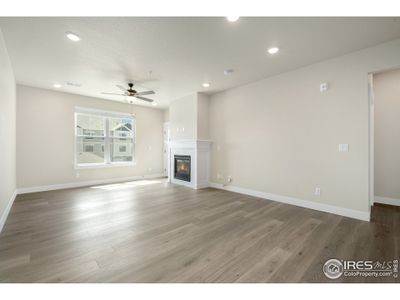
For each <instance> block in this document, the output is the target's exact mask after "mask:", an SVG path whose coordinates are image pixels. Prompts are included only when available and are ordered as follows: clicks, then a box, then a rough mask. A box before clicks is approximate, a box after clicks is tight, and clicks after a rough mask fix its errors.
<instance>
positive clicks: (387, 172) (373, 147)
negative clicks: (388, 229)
mask: <svg viewBox="0 0 400 300" xmlns="http://www.w3.org/2000/svg"><path fill="white" fill-rule="evenodd" d="M369 96H370V199H371V201H370V202H371V205H373V203H382V204H387V205H396V206H400V184H399V178H400V139H399V137H400V69H395V70H389V71H383V72H378V73H374V74H370V78H369Z"/></svg>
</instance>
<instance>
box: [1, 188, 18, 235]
mask: <svg viewBox="0 0 400 300" xmlns="http://www.w3.org/2000/svg"><path fill="white" fill-rule="evenodd" d="M16 197H17V190H15V191H14V193H13V194H12V196H11V199H10V200H9V201H8V203H7V206H6V209H5V210H4V212H3V214H2V215H1V217H0V232H1V231H2V230H3V227H4V224H5V223H6V220H7V217H8V214H9V213H10V210H11V207H12V205H13V203H14V200H15V198H16Z"/></svg>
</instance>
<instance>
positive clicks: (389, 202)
mask: <svg viewBox="0 0 400 300" xmlns="http://www.w3.org/2000/svg"><path fill="white" fill-rule="evenodd" d="M374 203H382V204H387V205H395V206H400V199H395V198H389V197H381V196H375V197H374Z"/></svg>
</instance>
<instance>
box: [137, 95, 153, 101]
mask: <svg viewBox="0 0 400 300" xmlns="http://www.w3.org/2000/svg"><path fill="white" fill-rule="evenodd" d="M134 97H135V98H138V99H140V100H144V101H147V102H153V101H154V100H153V99H149V98H145V97H140V96H134Z"/></svg>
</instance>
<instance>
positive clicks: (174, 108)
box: [169, 93, 209, 140]
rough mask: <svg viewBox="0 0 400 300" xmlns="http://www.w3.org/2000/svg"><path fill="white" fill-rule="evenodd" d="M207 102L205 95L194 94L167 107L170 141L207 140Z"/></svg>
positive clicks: (207, 98)
mask: <svg viewBox="0 0 400 300" xmlns="http://www.w3.org/2000/svg"><path fill="white" fill-rule="evenodd" d="M208 102H209V97H208V96H207V95H205V94H201V93H195V94H191V95H188V96H186V97H183V98H180V99H176V100H174V101H172V102H171V104H170V107H169V120H170V130H171V139H172V140H201V139H204V140H205V139H208V138H209V128H208V123H209V122H208Z"/></svg>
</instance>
